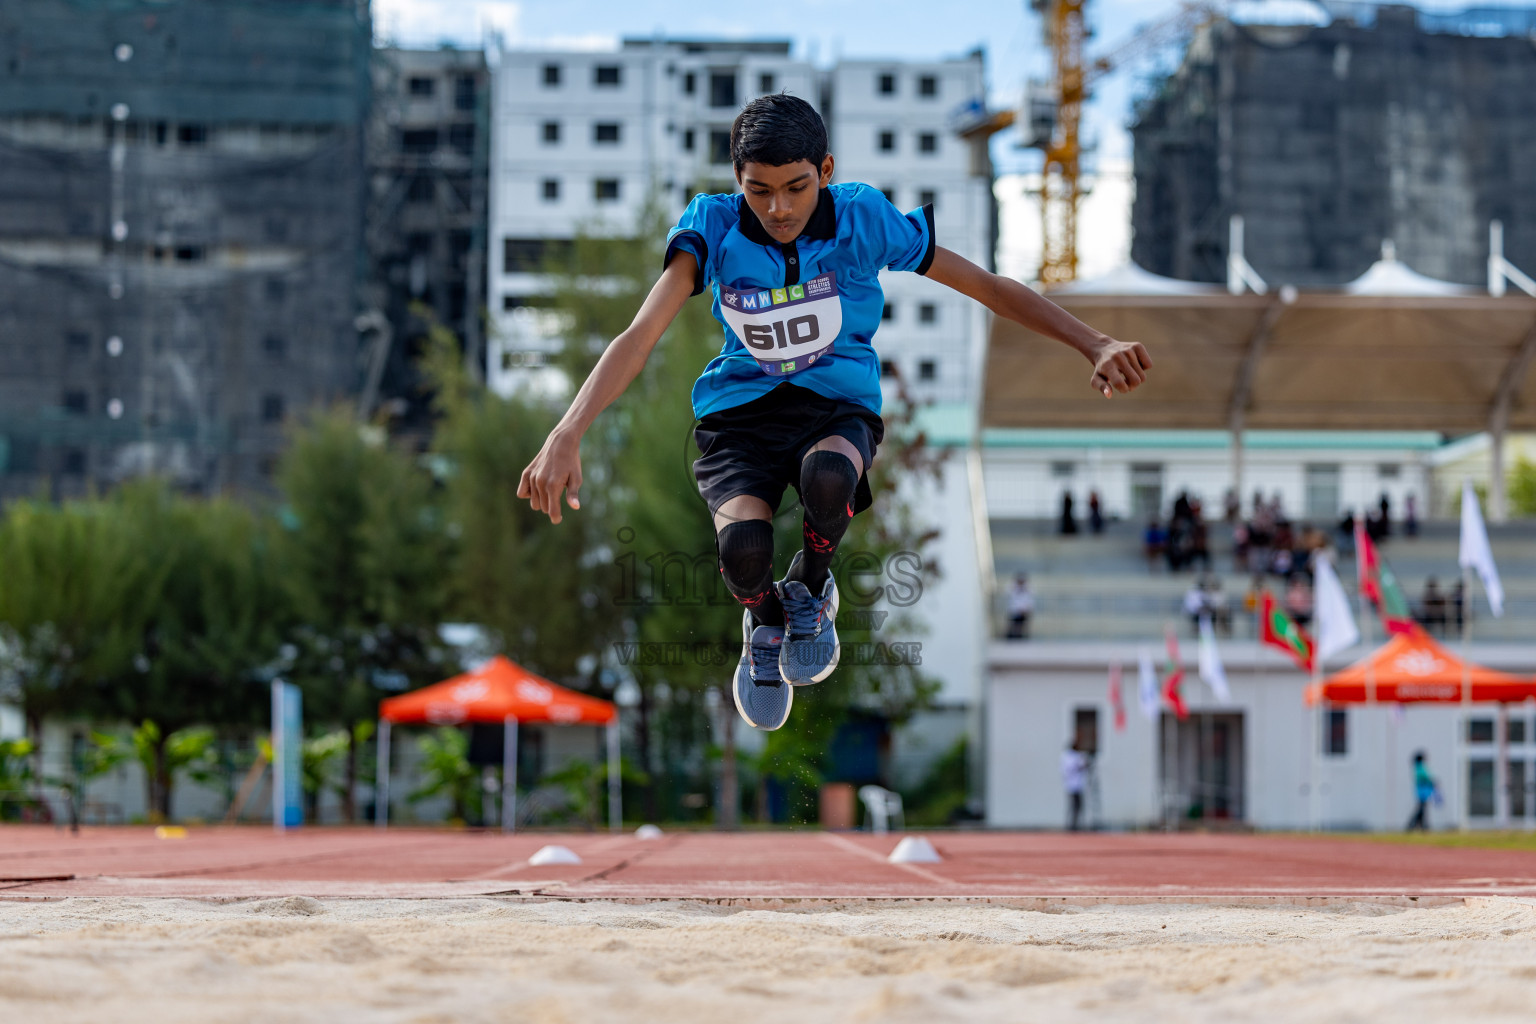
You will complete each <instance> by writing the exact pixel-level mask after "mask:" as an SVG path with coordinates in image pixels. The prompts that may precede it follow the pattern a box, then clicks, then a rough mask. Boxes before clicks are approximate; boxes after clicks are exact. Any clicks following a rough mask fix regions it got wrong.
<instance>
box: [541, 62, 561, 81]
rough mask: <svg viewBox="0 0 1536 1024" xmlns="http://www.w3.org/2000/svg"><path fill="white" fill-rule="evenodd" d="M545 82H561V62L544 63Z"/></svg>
mask: <svg viewBox="0 0 1536 1024" xmlns="http://www.w3.org/2000/svg"><path fill="white" fill-rule="evenodd" d="M544 84H545V85H547V86H556V85H559V84H560V65H559V64H545V65H544Z"/></svg>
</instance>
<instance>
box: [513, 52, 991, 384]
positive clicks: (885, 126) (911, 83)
mask: <svg viewBox="0 0 1536 1024" xmlns="http://www.w3.org/2000/svg"><path fill="white" fill-rule="evenodd" d="M494 63H495V72H494V85H493V91H492V97H493V98H492V139H491V146H492V153H491V165H490V179H491V180H490V204H489V205H490V227H489V232H490V239H491V245H490V249H491V252H490V254H489V266H490V282H489V287H488V295H489V305H490V310H491V317H492V324H493V329H492V332H491V334H492V337H491V341H490V344H489V346H488V348H489V353H488V362H489V367H488V379H489V381H490V382H491V385H492V387H493V388H496V389H498V390H508V389H511V388H515V387H518V386H521V385H527V384H533V385H535V386H538V387H541V388H543V389H545V390H551V389H553V390H555V391H558V390H560V389H563V388H564V387H566V386H568V385H567V382H564V381H560V380H558V379H552V378H550V377H549V376H546V371H541V370H540V369H539V368H540V367H542V366H543V364H544V361H545V357H546V356H547V354H548V353H549V352H550V351H552V350H553V348H554V347H555V345H556V344H557V343H556V341H555V340H554V339H553V337H552V334H553V331H552V329H551V328H552V325H551V324H549V322H548V321H547V320H546V319H542V318H541V317H540V315H539V313H538V312H537V311H535V310H532V309H529V308H528V300H529V299H530V298H531V297H534V296H537V295H539V294H541V293H544V292H546V291H547V290H548V287H549V286H548V282H546V281H544V280H542V279H541V277H540V275H538V274H537V273H536V272H535V271H536V270H537V269H538V267H539V266H540V265H541V263H542V261H543V259H544V257H545V255H546V254H547V253H548V252H549V251H550V250H551V247H552V246H558V245H560V244H562V243H566V242H568V241H569V240H570V239H572V238H574V237H576V235H577V234H578V233H579V232H582V231H585V232H589V233H597V234H602V233H606V232H620V231H627V230H632V229H633V227H634V225H635V222H636V218H637V217H638V216H639V215H640V213H641V210H642V209H643V207H644V206H645V203H646V202H647V200H648V199H654V201H655V202H657V203H658V204H659V205H660V207H661V210H662V212H663V213H664V214H665V215H667V216H669V217H675V216H677V215H678V214H680V213H681V212H682V210H683V207H684V206H686V205H687V202H688V200H689V199H690V198H691V197H692V196H693V195H694V194H696V193H698V192H706V191H722V192H729V191H736V184H735V180H734V175H733V172H732V169H731V163H730V128H731V122H732V121H733V120H734V119H735V117H736V114H737V112H738V111H739V110H740V108H741V106H742V104H743V103H745V102H747V101H748V100H750V99H752V98H754V97H757V96H761V95H765V94H767V93H774V92H781V91H782V92H787V93H790V94H791V95H795V96H801V97H803V98H805V99H806V100H808V101H810V102H811V103H813V104H814V105H816V106H817V107H818V109H820V110H821V111H822V114H823V116H824V117H825V118H826V120H827V128H828V132H829V134H830V137H831V145H832V151H833V153H834V155H835V156H836V158H837V170H836V175H835V180H838V181H865V182H868V183H869V184H872V185H875V186H877V187H879V188H880V189H882V190H884V191H885V192H886V194H887V195H889V196H890V197H891V199H892V201H893V202H895V203H896V204H897V205H898V206H899V207H901V208H902V209H904V210H908V209H915V208H917V207H920V206H922V205H925V204H927V203H932V204H933V206H934V213H935V227H936V230H937V234H938V241H939V244H941V245H944V246H945V247H947V248H950V249H953V250H955V251H956V252H958V253H960V254H962V255H964V256H966V257H967V258H969V259H972V260H974V261H976V262H978V263H980V264H982V265H984V266H991V265H992V262H993V249H994V247H995V238H994V222H995V217H994V212H993V200H992V182H991V167H990V164H989V163H988V162H987V161H986V159H985V150H984V147H983V148H982V149H981V151H980V159H978V154H977V151H974V150H973V147H972V144H971V143H969V142H966V141H964V140H962V139H960V138H958V137H957V136H956V135H955V134H954V131H953V125H954V123H955V119H956V112H957V111H962V110H968V109H972V108H973V107H974V105H975V104H976V103H978V102H981V101H984V98H985V81H984V70H985V69H984V65H983V58H982V55H981V53H980V52H979V51H978V52H976V53H973V54H971V55H970V56H967V57H965V58H961V59H957V60H946V61H933V62H925V63H911V62H899V61H898V62H881V61H862V60H861V61H844V62H841V63H839V64H838V65H836V66H835V67H834V68H832V69H831V70H830V71H822V70H819V69H817V68H816V67H814V66H813V65H811V64H809V63H807V62H804V61H799V60H795V59H794V58H793V57H792V56H791V55H790V44H789V42H788V41H785V40H740V41H732V40H708V41H694V40H671V39H627V40H625V41H624V43H623V45H622V47H621V48H620V49H619V50H617V51H611V52H601V53H593V52H554V51H531V50H506V51H502V52H501V53H499V54H496V55H494ZM657 270H658V272H659V270H660V268H659V267H658V268H657ZM883 283H884V285H885V287H886V289H887V295H888V297H889V300H890V301H889V304H888V319H887V321H886V322H885V324H884V325H883V326H882V328H881V331H880V334H879V338H878V342H877V344H878V345H879V346H880V348H881V351H882V358H883V359H884V360H885V368H886V371H887V373H888V374H889V375H892V376H894V375H895V374H898V373H899V374H901V376H902V378H903V379H904V380H905V382H906V383H907V385H908V387H909V389H910V392H911V393H912V394H913V396H914V397H917V398H919V399H938V400H945V401H964V400H968V398H969V397H970V394H971V388H972V386H973V384H974V382H975V380H976V370H975V368H974V367H973V365H972V364H973V363H974V361H975V360H976V359H977V358H978V357H979V353H980V351H981V339H982V338H983V337H984V335H985V311H984V310H981V309H980V308H978V307H976V306H975V305H974V303H968V302H965V301H964V300H962V299H960V298H959V297H958V296H955V295H953V294H950V293H948V292H947V291H945V290H944V289H942V288H940V287H939V286H937V285H934V284H932V283H931V282H928V281H923V280H920V279H918V278H916V277H915V276H914V275H911V274H886V275H883Z"/></svg>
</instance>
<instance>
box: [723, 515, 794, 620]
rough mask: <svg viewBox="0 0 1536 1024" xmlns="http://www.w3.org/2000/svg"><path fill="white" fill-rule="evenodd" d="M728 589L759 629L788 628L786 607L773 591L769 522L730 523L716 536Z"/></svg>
mask: <svg viewBox="0 0 1536 1024" xmlns="http://www.w3.org/2000/svg"><path fill="white" fill-rule="evenodd" d="M715 546H716V548H717V550H718V551H719V554H720V574H721V575H722V576H723V577H725V585H726V588H727V589H729V590H730V592H731V593H732V594H734V595H735V596H736V600H738V601H740V602H741V603H742V604H743V605H745V606H746V608H747V610H748V611H750V612H751V613H752V620H753V621H754V622H756V623H757V624H758V625H759V626H777V627H780V628H782V627H783V625H784V606H783V605H781V604H780V603H779V595H778V594H776V593H775V592H774V589H773V524H772V523H770V522H768V521H767V520H766V519H746V520H742V521H741V522H736V523H727V524H726V525H725V527H724V528H723V529H721V531H720V532H719V533H718V534H716V535H715Z"/></svg>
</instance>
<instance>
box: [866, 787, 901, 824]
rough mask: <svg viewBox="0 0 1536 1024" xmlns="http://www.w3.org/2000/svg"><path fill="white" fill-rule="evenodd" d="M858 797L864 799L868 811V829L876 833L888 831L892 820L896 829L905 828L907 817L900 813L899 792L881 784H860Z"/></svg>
mask: <svg viewBox="0 0 1536 1024" xmlns="http://www.w3.org/2000/svg"><path fill="white" fill-rule="evenodd" d="M859 799H860V800H862V801H864V807H865V809H866V810H867V811H868V812H869V827H870V830H871V831H872V832H874V833H875V834H876V835H884V834H885V833H886V832H889V831H890V830H891V822H892V820H894V821H895V822H896V827H897V828H898V829H900V830H905V829H906V827H907V819H906V818H905V817H904V816H903V813H902V807H901V794H900V793H893V792H891V791H890V790H888V789H885V788H884V787H881V786H860V787H859Z"/></svg>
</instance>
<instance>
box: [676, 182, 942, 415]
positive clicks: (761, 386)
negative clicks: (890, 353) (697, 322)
mask: <svg viewBox="0 0 1536 1024" xmlns="http://www.w3.org/2000/svg"><path fill="white" fill-rule="evenodd" d="M680 250H681V251H686V252H690V253H692V254H693V257H694V259H695V260H696V261H697V262H698V265H699V275H698V278H697V280H695V282H694V286H693V293H694V294H695V295H697V294H699V293H700V292H702V291H703V290H704V286H705V285H706V284H708V285H710V286H711V287H712V288H713V290H714V297H715V301H714V307H713V309H714V314H715V319H716V320H719V321H720V323H721V324H722V325H723V326H724V328H725V344H724V345H723V346H722V347H721V349H720V354H719V355H717V356H715V358H713V359H711V360H710V361H709V365H708V366H707V367H705V369H704V373H703V374H702V375H701V376H700V377H699V379H698V381H697V382H696V383H695V384H694V386H693V413H694V415H695V416H698V417H700V418H703V417H704V416H706V415H708V414H709V413H711V412H716V411H718V410H720V409H729V408H732V407H733V406H737V405H743V404H745V403H747V402H750V401H752V400H753V399H754V398H758V397H760V396H762V395H764V394H767V393H768V392H769V391H771V390H773V388H774V387H775V386H777V385H778V384H779V383H781V382H782V381H785V380H790V381H793V382H794V383H795V384H798V385H800V386H801V387H804V388H809V389H810V390H812V391H815V392H816V393H817V394H820V395H825V396H826V397H828V398H835V399H839V400H841V401H845V402H857V403H858V404H860V405H862V406H865V407H866V408H868V409H869V410H870V411H871V412H875V413H879V412H880V360H879V359H878V358H877V357H876V355H875V350H874V346H873V344H872V342H873V340H874V336H875V329H876V328H878V327H879V326H880V318H881V314H882V312H883V311H884V308H885V293H884V292H883V291H882V290H881V289H880V270H881V269H882V268H887V267H888V268H890V269H891V270H910V271H915V272H917V273H919V274H926V273H927V272H928V268H929V266H931V265H932V263H933V251H934V237H933V207H932V206H925V207H923V208H922V209H920V210H914V211H913V212H911V213H909V214H905V215H903V214H902V213H901V211H899V210H897V209H896V207H894V206H892V205H891V202H890V200H888V199H886V198H885V195H884V193H882V192H880V191H879V190H878V189H875V188H871V187H870V186H868V185H862V184H858V183H848V184H838V185H833V186H831V187H830V188H824V189H822V190H821V194H820V198H819V200H818V202H817V204H816V211H815V213H813V214H812V215H811V219H810V221H809V222H808V223H807V224H806V226H805V230H804V231H802V232H801V233H800V237H798V238H796V239H795V240H794V241H793V242H786V243H783V244H780V243H779V242H777V241H775V240H774V239H773V237H772V236H771V235H769V234H768V232H767V231H766V230H764V228H763V226H762V223H761V222H760V221H758V219H757V215H756V214H754V213H753V212H752V210H751V208H750V207H749V206H747V204H746V200H745V198H744V197H742V196H740V195H729V194H726V195H698V196H694V198H693V201H692V202H691V203H689V204H688V209H686V210H685V211H683V216H682V219H681V220H679V221H678V223H677V226H676V227H675V228H673V229H672V231H671V233H670V234H669V235H668V236H667V256H666V260H667V262H668V263H670V262H671V261H672V255H673V254H674V253H676V252H678V251H680Z"/></svg>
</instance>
